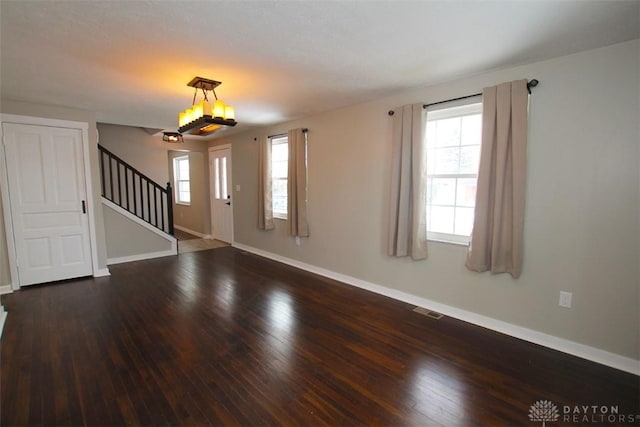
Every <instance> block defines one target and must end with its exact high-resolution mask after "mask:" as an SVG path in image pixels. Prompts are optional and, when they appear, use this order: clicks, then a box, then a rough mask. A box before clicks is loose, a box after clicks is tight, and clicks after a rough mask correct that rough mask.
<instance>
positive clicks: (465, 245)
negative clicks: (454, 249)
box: [427, 237, 469, 248]
mask: <svg viewBox="0 0 640 427" xmlns="http://www.w3.org/2000/svg"><path fill="white" fill-rule="evenodd" d="M427 241H428V242H436V243H446V244H448V245H454V246H463V247H465V248H468V247H469V242H456V241H453V240H445V239H434V238H433V237H429V238H427Z"/></svg>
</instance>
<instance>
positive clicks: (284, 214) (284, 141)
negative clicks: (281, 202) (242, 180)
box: [269, 134, 289, 220]
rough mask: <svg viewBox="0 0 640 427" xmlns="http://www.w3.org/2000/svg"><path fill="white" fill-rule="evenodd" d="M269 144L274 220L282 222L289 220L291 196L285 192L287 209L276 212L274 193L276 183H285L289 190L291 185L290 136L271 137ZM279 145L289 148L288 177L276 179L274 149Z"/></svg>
mask: <svg viewBox="0 0 640 427" xmlns="http://www.w3.org/2000/svg"><path fill="white" fill-rule="evenodd" d="M269 144H271V203H272V206H271V209H272V213H273V218H274V219H281V220H286V219H288V218H289V207H288V206H289V204H288V201H289V200H288V198H289V194H288V191H285V194H284V196H285V201H286V202H287V207H286V208H285V210H284V211H282V210H276V207H275V203H274V202H275V199H276V198H275V193H274V188H275V187H276V186H275V181H284V182H285V184H286V185H285V188H287V186H288V183H289V156H288V151H289V136H288V135H286V134H285V135H275V136H271V137H269ZM277 145H284V146H286V147H287V160H286V166H287V167H286V169H287V176H286V177H282V176H278V177H275V176H274V169H275V168H274V157H273V147H274V146H277ZM278 161H282V160H278Z"/></svg>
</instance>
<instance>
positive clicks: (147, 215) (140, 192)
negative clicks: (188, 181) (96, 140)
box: [98, 145, 173, 235]
mask: <svg viewBox="0 0 640 427" xmlns="http://www.w3.org/2000/svg"><path fill="white" fill-rule="evenodd" d="M98 153H99V155H100V181H101V183H102V197H104V198H105V199H107V200H109V201H111V202H112V203H115V204H116V205H118V206H120V207H121V208H122V209H125V210H127V211H129V212H130V213H132V214H133V215H135V216H137V217H138V218H140V219H142V220H143V221H145V222H147V223H149V224H151V225H152V226H154V227H156V228H157V229H159V230H161V231H163V232H165V233H167V234H170V235H173V193H172V189H171V183H170V182H167V186H166V188H163V187H162V186H161V185H160V184H158V183H156V182H155V181H153V180H152V179H151V178H149V177H147V176H146V175H145V174H143V173H142V172H140V171H139V170H137V169H136V168H134V167H133V166H131V165H130V164H128V163H127V162H125V161H124V160H122V159H121V158H120V157H118V156H116V155H115V154H113V153H112V152H111V151H109V150H107V149H106V148H104V147H103V146H101V145H98Z"/></svg>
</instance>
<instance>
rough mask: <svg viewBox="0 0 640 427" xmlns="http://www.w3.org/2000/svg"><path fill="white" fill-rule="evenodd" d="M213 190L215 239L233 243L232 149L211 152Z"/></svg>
mask: <svg viewBox="0 0 640 427" xmlns="http://www.w3.org/2000/svg"><path fill="white" fill-rule="evenodd" d="M209 174H210V177H211V179H210V188H211V233H212V235H213V238H214V239H218V240H222V241H223V242H227V243H231V242H232V241H233V208H232V203H233V202H232V200H231V188H232V187H231V147H229V146H226V147H224V148H214V149H212V150H211V151H209Z"/></svg>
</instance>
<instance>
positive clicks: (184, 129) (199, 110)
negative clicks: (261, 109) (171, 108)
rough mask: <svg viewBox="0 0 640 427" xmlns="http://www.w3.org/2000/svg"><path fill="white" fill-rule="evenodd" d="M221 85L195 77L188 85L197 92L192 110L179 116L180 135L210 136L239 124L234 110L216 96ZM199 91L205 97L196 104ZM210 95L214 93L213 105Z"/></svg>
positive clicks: (189, 109) (188, 109) (187, 110)
mask: <svg viewBox="0 0 640 427" xmlns="http://www.w3.org/2000/svg"><path fill="white" fill-rule="evenodd" d="M220 84H221V82H218V81H215V80H209V79H205V78H203V77H194V78H193V79H192V80H191V81H190V82H189V83H187V86H190V87H193V88H195V92H194V94H193V102H192V103H191V104H192V106H191V108H187V109H186V110H184V111H182V112H180V114H178V126H179V127H178V131H179V132H180V133H189V134H193V135H208V134H210V133H212V132H215V131H216V130H218V129H220V128H221V127H222V126H235V125H236V124H238V122H236V120H235V110H234V108H233V107H232V106H230V105H226V104H225V103H224V102H222V100H220V99H218V96H217V95H216V91H215V88H216V87H218V86H220ZM198 89H200V90H201V91H202V94H203V96H204V99H202V101H200V102H196V97H197V96H198ZM208 93H213V103H212V102H211V101H209V96H208V95H207V94H208Z"/></svg>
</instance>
